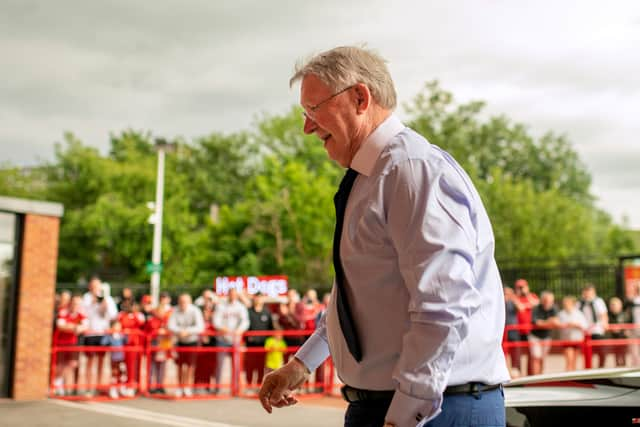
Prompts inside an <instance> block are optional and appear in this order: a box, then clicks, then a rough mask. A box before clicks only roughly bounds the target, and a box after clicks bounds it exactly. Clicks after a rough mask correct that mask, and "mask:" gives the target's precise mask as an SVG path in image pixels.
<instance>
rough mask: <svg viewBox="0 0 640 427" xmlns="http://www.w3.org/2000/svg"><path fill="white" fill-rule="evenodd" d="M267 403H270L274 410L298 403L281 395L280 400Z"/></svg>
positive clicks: (291, 397) (296, 400)
mask: <svg viewBox="0 0 640 427" xmlns="http://www.w3.org/2000/svg"><path fill="white" fill-rule="evenodd" d="M269 403H271V405H272V406H273V407H275V408H284V407H285V406H291V405H295V404H296V403H298V399H296V398H295V397H293V396H292V395H290V394H288V395H283V396H282V398H281V399H279V400H277V401H276V400H274V399H271V400H270V402H269Z"/></svg>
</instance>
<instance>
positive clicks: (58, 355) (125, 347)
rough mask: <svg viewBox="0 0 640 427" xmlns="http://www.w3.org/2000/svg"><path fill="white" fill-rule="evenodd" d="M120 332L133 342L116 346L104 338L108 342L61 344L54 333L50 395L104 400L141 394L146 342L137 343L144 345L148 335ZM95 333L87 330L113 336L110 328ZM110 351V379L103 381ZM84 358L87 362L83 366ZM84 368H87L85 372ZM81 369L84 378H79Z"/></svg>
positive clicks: (131, 331)
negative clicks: (103, 343)
mask: <svg viewBox="0 0 640 427" xmlns="http://www.w3.org/2000/svg"><path fill="white" fill-rule="evenodd" d="M119 333H120V334H121V335H122V336H126V337H127V338H128V340H129V342H131V343H132V344H126V343H125V342H123V343H122V345H116V346H113V345H108V344H107V343H106V339H105V345H77V344H76V345H59V344H58V331H56V332H54V336H53V342H54V345H53V346H52V349H51V369H50V372H51V374H50V386H49V387H50V388H49V395H50V397H58V398H64V399H70V400H78V399H92V400H101V399H115V398H130V397H134V396H135V395H136V394H138V393H139V390H140V385H141V381H140V375H141V373H142V369H141V359H142V356H143V354H144V350H145V347H144V345H139V344H138V342H140V343H142V344H144V338H145V337H144V334H143V333H142V332H141V331H135V330H130V331H129V330H125V331H122V332H119ZM95 334H96V335H91V332H88V333H87V335H88V336H111V331H104V332H102V331H101V332H99V333H98V332H96V333H95ZM98 334H100V335H98ZM134 337H135V338H134ZM107 354H109V367H108V368H107V371H109V375H108V377H109V381H108V382H106V383H105V382H104V381H103V380H104V377H105V372H104V365H105V359H106V357H105V356H106V355H107ZM81 360H82V361H83V362H85V363H84V364H82V366H81V363H80V362H81ZM89 361H91V362H89ZM96 362H97V365H96ZM94 365H96V366H95V367H94ZM81 367H82V368H84V369H83V370H82V371H81V369H80V368H81ZM94 368H95V371H97V372H96V380H95V381H92V380H91V379H92V378H93V374H94V372H93V371H94ZM60 371H62V372H60ZM81 372H82V373H83V376H82V377H83V379H81V377H80V373H81ZM64 377H66V378H64ZM69 378H73V381H66V380H67V379H69ZM59 379H60V380H62V383H61V381H60V380H59Z"/></svg>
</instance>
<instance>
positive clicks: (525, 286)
mask: <svg viewBox="0 0 640 427" xmlns="http://www.w3.org/2000/svg"><path fill="white" fill-rule="evenodd" d="M514 290H515V293H516V297H515V298H514V299H512V301H513V303H514V305H515V306H516V318H517V319H518V325H520V326H526V327H523V328H522V329H520V330H519V334H520V341H525V342H526V341H528V340H529V338H528V336H529V333H530V332H531V313H532V310H533V307H535V306H536V305H538V304H540V299H539V298H538V296H537V295H536V294H534V293H533V292H531V291H530V290H529V282H527V281H526V280H525V279H518V280H516V282H515V284H514ZM516 348H519V349H520V350H521V351H520V353H517V357H516V358H515V362H512V365H513V366H514V367H516V368H518V369H519V370H520V372H521V373H522V372H523V370H522V358H521V356H522V355H523V354H524V355H526V356H527V374H528V375H533V363H532V359H531V355H530V354H529V351H528V350H525V347H516ZM514 356H515V355H514Z"/></svg>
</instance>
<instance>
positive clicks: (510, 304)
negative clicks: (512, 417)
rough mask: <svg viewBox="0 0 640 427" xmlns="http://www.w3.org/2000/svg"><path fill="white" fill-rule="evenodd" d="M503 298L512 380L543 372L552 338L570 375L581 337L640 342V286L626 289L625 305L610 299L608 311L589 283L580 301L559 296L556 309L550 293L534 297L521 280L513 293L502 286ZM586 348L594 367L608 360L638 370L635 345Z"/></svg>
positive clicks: (639, 353) (639, 347) (639, 362)
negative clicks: (589, 350)
mask: <svg viewBox="0 0 640 427" xmlns="http://www.w3.org/2000/svg"><path fill="white" fill-rule="evenodd" d="M504 298H505V311H506V316H505V323H506V325H507V326H508V328H507V332H506V340H507V341H508V342H509V343H510V345H509V347H508V350H507V360H508V363H509V365H510V366H509V367H510V370H511V374H512V376H514V377H517V376H520V375H525V374H527V375H536V374H541V373H543V371H544V363H545V360H546V358H547V356H548V355H549V352H550V351H551V349H552V345H551V344H552V339H554V340H560V341H561V342H559V343H558V346H557V347H558V348H561V349H562V352H563V353H564V358H565V370H566V371H571V370H575V369H576V366H577V363H576V360H577V353H578V352H579V351H580V350H581V349H582V346H583V343H584V340H585V336H588V337H589V338H590V339H591V340H596V341H597V340H604V339H607V340H619V339H626V338H640V285H636V284H633V285H630V286H627V287H626V290H625V298H624V301H623V300H622V299H620V298H618V297H613V298H611V299H610V300H609V302H608V307H607V304H606V303H605V302H604V300H603V299H602V298H600V297H599V296H598V295H597V292H596V288H595V286H594V285H593V284H591V283H588V284H586V285H585V286H584V287H583V289H582V294H581V297H580V298H579V299H578V298H576V297H575V296H573V295H565V296H563V297H562V300H561V301H562V302H561V309H560V310H559V309H558V307H557V306H556V301H555V295H554V294H553V293H552V292H550V291H543V292H541V293H540V297H538V295H536V294H535V293H533V292H531V290H530V289H529V284H528V282H527V280H525V279H518V280H516V282H515V283H514V287H513V288H511V287H508V286H505V287H504ZM634 325H635V327H634ZM609 342H610V341H609ZM603 344H604V342H603ZM591 348H592V351H593V355H594V356H595V357H596V358H597V364H596V367H600V368H601V367H604V366H605V363H606V360H607V357H608V356H609V355H613V357H614V362H615V366H618V367H621V366H639V365H640V345H638V344H635V343H631V344H627V342H625V341H623V342H620V343H616V342H613V343H612V344H611V345H599V344H598V343H597V342H595V343H594V344H593V345H592V347H591ZM627 356H628V358H629V360H627Z"/></svg>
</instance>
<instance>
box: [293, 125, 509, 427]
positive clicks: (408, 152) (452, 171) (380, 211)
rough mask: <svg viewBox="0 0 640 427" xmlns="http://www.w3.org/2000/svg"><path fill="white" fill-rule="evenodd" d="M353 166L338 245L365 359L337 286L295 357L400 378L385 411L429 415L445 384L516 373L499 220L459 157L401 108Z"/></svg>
mask: <svg viewBox="0 0 640 427" xmlns="http://www.w3.org/2000/svg"><path fill="white" fill-rule="evenodd" d="M351 167H352V168H353V169H355V170H356V171H358V172H359V175H358V177H357V179H356V181H355V184H354V186H353V189H352V190H351V194H350V196H349V200H348V204H347V208H346V212H345V222H344V228H343V231H342V238H341V243H340V254H341V258H342V264H343V267H344V271H345V276H346V279H347V283H348V285H347V293H348V298H349V302H350V304H351V309H352V311H353V316H354V319H355V324H356V328H357V330H358V335H359V337H360V341H361V345H362V349H363V359H362V361H361V362H360V363H358V362H356V361H355V360H354V359H353V357H352V355H351V353H350V352H349V349H348V347H347V344H346V342H345V340H344V336H343V334H342V331H341V329H340V322H339V320H338V313H337V310H336V304H335V286H334V287H333V291H332V298H331V303H330V304H329V307H328V309H327V312H326V314H325V316H324V317H323V318H322V319H321V321H320V323H319V326H318V328H317V330H316V331H315V333H314V334H313V335H312V336H311V337H310V338H309V340H307V342H306V343H305V344H304V345H303V346H302V348H300V350H299V351H298V352H297V354H296V357H297V358H298V359H300V360H301V361H302V362H303V363H304V364H305V365H306V366H307V368H309V369H310V370H314V369H315V368H316V367H317V366H319V365H320V364H321V363H322V362H323V361H324V360H325V359H326V358H327V356H329V353H330V354H331V356H332V357H333V361H334V363H335V366H336V370H337V373H338V376H339V377H340V379H341V380H342V381H343V382H344V383H345V384H348V385H350V386H352V387H356V388H360V389H367V390H396V392H395V394H394V397H393V400H392V402H391V406H390V407H389V410H388V412H387V417H386V419H387V420H388V421H392V422H394V423H395V424H396V425H398V426H399V427H404V426H415V425H418V426H422V425H424V424H425V423H426V422H427V421H428V420H430V419H433V417H435V416H436V415H437V414H439V413H440V406H441V404H442V393H443V391H444V389H445V388H446V387H447V386H448V385H458V384H465V383H468V382H471V381H475V382H482V383H486V384H498V383H504V382H507V381H508V380H509V374H508V371H507V367H506V362H505V359H504V354H503V352H502V348H501V340H502V334H503V329H504V321H505V319H504V317H505V314H504V298H503V293H502V283H501V280H500V275H499V273H498V268H497V265H496V262H495V260H494V237H493V231H492V229H491V223H490V222H489V218H488V216H487V213H486V211H485V209H484V206H483V205H482V201H481V199H480V196H479V195H478V193H477V191H476V189H475V187H474V186H473V184H472V182H471V179H470V178H469V177H468V175H467V174H466V173H465V172H464V171H463V170H462V168H461V167H460V165H458V163H457V162H456V161H455V160H454V159H453V158H452V157H451V156H450V155H449V154H448V153H446V152H445V151H443V150H441V149H440V148H438V147H436V146H434V145H432V144H430V143H429V142H428V141H427V140H426V139H425V138H424V137H422V136H421V135H419V134H417V133H416V132H414V131H413V130H411V129H409V128H407V127H405V126H404V125H403V124H402V123H401V122H400V120H399V119H398V118H397V117H396V116H395V115H393V114H392V115H390V116H389V117H388V118H387V119H386V120H385V121H384V122H383V123H381V124H380V126H378V128H377V129H376V130H375V131H374V132H373V133H372V134H371V135H369V137H367V139H366V140H365V141H364V142H363V144H362V145H361V147H360V149H359V150H358V152H357V153H356V154H355V156H354V159H353V161H352V164H351ZM416 419H422V420H421V421H420V422H418V421H416Z"/></svg>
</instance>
